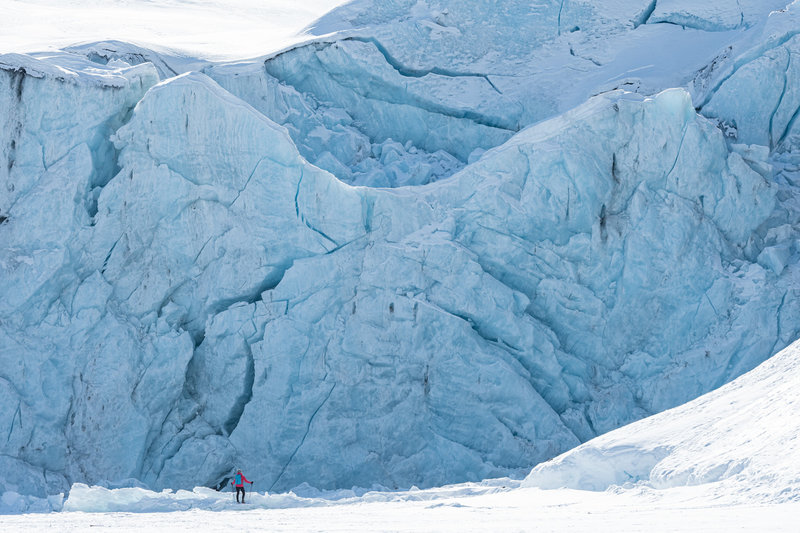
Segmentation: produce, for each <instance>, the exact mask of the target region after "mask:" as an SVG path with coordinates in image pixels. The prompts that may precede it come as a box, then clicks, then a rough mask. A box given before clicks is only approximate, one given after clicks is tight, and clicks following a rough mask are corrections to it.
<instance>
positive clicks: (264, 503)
mask: <svg viewBox="0 0 800 533" xmlns="http://www.w3.org/2000/svg"><path fill="white" fill-rule="evenodd" d="M799 356H800V342H796V343H794V344H793V345H791V346H790V347H788V348H786V349H785V350H783V351H782V352H781V353H779V354H777V355H776V356H774V357H772V358H770V359H769V360H768V361H767V362H765V363H763V364H762V365H760V366H759V367H757V368H756V369H755V370H753V371H751V372H749V373H747V374H745V375H744V376H741V377H740V378H738V379H736V380H734V381H733V382H731V383H729V384H728V385H725V386H723V387H722V388H720V389H718V390H716V391H713V392H711V393H709V394H706V395H704V396H702V397H700V398H698V399H696V400H694V401H692V402H689V403H687V404H685V405H683V406H681V407H678V408H675V409H671V410H668V411H665V412H663V413H660V414H658V415H655V416H652V417H649V418H647V419H645V420H642V421H639V422H636V423H633V424H631V425H629V426H625V427H623V428H620V429H618V430H616V431H612V432H610V433H608V434H606V435H604V436H601V437H598V438H596V439H594V440H592V441H590V442H588V443H586V444H584V445H582V446H580V447H578V448H576V449H574V450H572V451H570V452H567V453H566V454H564V455H562V456H560V457H558V458H556V459H554V460H552V461H548V462H546V463H543V464H541V465H539V466H537V467H536V468H534V469H533V471H532V472H531V473H530V475H529V476H528V477H527V478H526V479H525V480H524V481H523V482H522V483H520V482H519V481H514V480H510V479H496V480H486V481H483V482H481V483H470V484H462V485H451V486H445V487H440V488H436V489H428V490H419V489H416V488H413V489H411V490H408V491H394V492H381V491H369V490H338V491H319V490H316V489H313V488H311V487H309V486H308V485H304V486H301V487H298V488H297V489H295V491H293V492H289V493H284V494H266V493H263V492H258V491H256V492H249V493H248V500H249V504H248V506H247V507H246V509H247V511H248V512H246V513H241V512H236V511H241V509H243V508H242V507H241V506H239V505H238V504H237V503H236V502H235V501H233V499H232V498H231V496H233V494H232V493H229V492H228V493H218V492H216V491H214V490H211V489H205V488H196V489H194V490H193V491H176V492H172V491H168V490H167V491H163V492H161V493H156V492H152V491H149V490H146V489H143V488H135V487H134V488H110V489H109V488H105V487H88V486H86V485H83V484H76V485H75V486H73V487H72V490H71V492H70V495H69V497H68V498H67V499H66V500H65V501H63V502H61V501H60V499H57V498H53V497H51V498H50V501H49V502H44V501H35V499H31V498H28V501H29V502H30V503H31V505H32V507H31V508H30V509H31V510H35V509H37V508H38V509H44V508H46V507H47V506H48V505H51V506H53V508H54V509H55V510H62V511H63V512H62V513H60V514H59V515H58V516H57V517H54V516H52V515H51V517H49V518H48V519H47V521H48V522H49V524H50V525H54V524H55V525H57V527H58V528H59V529H60V530H72V529H76V528H78V529H79V528H83V527H88V525H89V524H92V525H95V526H96V525H99V524H102V525H104V526H109V527H110V526H113V527H115V528H123V529H124V528H136V527H139V528H141V527H149V528H153V527H163V525H164V524H166V523H170V524H172V525H173V526H174V527H184V528H186V529H187V530H189V529H190V528H192V527H196V524H198V523H199V522H200V521H201V520H202V523H203V527H209V526H210V525H211V526H212V527H213V525H216V524H217V523H219V524H223V523H225V522H229V521H231V520H236V521H237V524H238V525H239V526H240V527H258V528H265V527H268V528H271V529H276V530H287V531H290V530H295V529H309V528H312V529H314V528H321V529H325V530H328V531H338V530H359V529H369V530H392V531H395V530H402V531H419V530H430V529H435V530H437V531H440V530H442V531H444V530H447V531H449V530H451V529H452V530H459V531H461V530H464V529H465V528H466V530H470V531H472V530H475V531H484V530H487V529H491V530H493V531H506V530H519V529H520V528H522V529H525V528H529V527H533V526H535V527H536V528H537V529H542V530H560V529H563V528H564V527H565V526H566V525H567V524H569V526H570V527H571V528H577V529H578V530H581V531H583V530H587V531H588V530H597V529H598V528H599V529H600V530H602V531H606V530H608V531H612V530H618V529H619V528H624V529H641V528H646V529H648V530H653V531H661V530H664V531H684V530H685V531H690V530H691V531H694V530H696V529H698V528H701V529H703V530H704V531H729V530H731V528H738V529H744V530H760V529H769V530H770V531H782V530H786V531H791V530H793V529H792V528H794V526H795V525H794V523H793V520H792V519H791V517H792V516H793V515H792V513H796V510H797V505H798V504H800V501H798V500H800V477H799V476H798V474H799V473H800V471H798V468H797V464H798V459H799V458H800V447H798V433H800V432H798V421H797V417H796V416H794V415H795V413H796V411H797V399H796V397H795V395H794V394H793V391H794V390H796V388H797V385H798V383H797V381H798V379H800V372H798V370H800V357H799ZM558 487H562V488H558ZM543 489H544V490H543ZM589 491H592V492H589ZM600 491H603V492H600ZM15 498H17V499H18V500H21V499H22V497H20V496H18V495H16V494H15V493H11V492H9V493H6V494H5V495H4V497H3V500H2V501H3V504H4V505H9V504H12V503H16V504H19V503H20V502H19V501H15ZM37 506H38V507H37ZM164 513H168V514H164ZM232 513H236V514H235V515H234V514H232ZM40 523H42V520H41V518H40V517H37V516H36V515H25V516H21V517H19V518H18V519H17V518H12V517H6V518H0V524H2V525H3V527H4V529H5V530H11V531H16V530H18V529H19V530H22V529H24V528H30V527H32V526H33V525H35V527H39V525H38V524H40Z"/></svg>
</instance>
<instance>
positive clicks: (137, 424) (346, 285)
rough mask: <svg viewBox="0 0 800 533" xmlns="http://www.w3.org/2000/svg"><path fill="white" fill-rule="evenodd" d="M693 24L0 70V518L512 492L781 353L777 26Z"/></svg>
mask: <svg viewBox="0 0 800 533" xmlns="http://www.w3.org/2000/svg"><path fill="white" fill-rule="evenodd" d="M719 3H720V6H721V7H725V9H720V10H715V11H713V13H712V12H711V11H709V10H707V9H703V8H695V7H691V6H689V3H686V2H672V3H670V2H663V3H662V2H659V3H658V5H656V4H650V3H646V5H645V3H643V2H633V1H630V2H628V1H625V2H612V1H610V0H609V1H608V2H603V3H602V4H597V5H590V4H588V3H585V2H575V3H548V4H543V5H542V6H539V7H537V8H536V10H534V11H531V12H530V13H529V12H528V11H527V10H528V9H529V8H530V6H529V5H528V3H527V2H509V3H507V5H506V6H505V9H504V10H499V9H496V6H495V5H494V4H493V3H477V4H476V6H473V7H475V9H476V10H477V11H475V10H470V9H466V8H465V7H464V6H463V5H461V4H460V3H457V2H452V3H442V2H428V3H422V2H416V3H410V2H387V3H380V6H379V7H380V9H374V10H368V12H367V14H366V15H365V14H364V13H363V12H362V11H360V10H363V9H366V8H365V6H368V5H367V4H365V3H364V2H356V3H353V4H350V5H348V6H345V7H343V8H342V10H341V11H339V12H334V13H333V14H332V15H330V16H329V17H327V18H324V19H322V21H320V22H319V23H318V24H317V26H315V27H314V28H316V29H312V30H311V31H318V32H322V31H325V32H327V31H330V30H334V29H335V30H337V31H339V30H340V33H335V34H332V35H323V36H320V37H319V38H318V39H315V40H313V41H312V42H310V43H304V44H300V45H297V46H293V47H290V48H288V49H286V50H284V51H282V52H280V53H273V54H271V55H268V56H263V57H260V58H257V59H253V60H244V61H235V62H225V63H213V62H211V61H210V60H209V59H208V58H186V57H185V56H183V55H181V54H179V53H177V52H174V51H173V52H169V53H166V52H164V51H163V50H154V49H151V48H146V47H143V46H136V45H130V44H127V43H122V42H118V41H104V42H100V43H92V44H84V45H80V46H76V47H70V48H69V49H68V50H64V51H57V52H41V53H36V54H31V55H23V54H5V55H2V56H0V120H2V121H3V123H4V127H3V128H2V130H0V187H2V189H3V190H4V191H6V192H7V194H4V195H2V196H0V242H2V243H3V246H2V247H0V271H2V275H0V296H2V298H0V363H2V364H0V378H1V379H0V388H2V389H3V392H2V394H0V407H2V408H0V428H3V429H4V430H5V431H7V433H6V439H5V442H4V443H2V444H0V463H2V465H3V466H2V468H0V472H3V476H0V492H10V491H17V490H23V489H21V488H20V485H19V483H18V482H17V481H16V480H17V479H18V477H17V476H21V477H22V478H25V479H29V480H31V481H30V482H29V483H28V484H26V485H25V489H24V491H25V492H26V494H23V496H25V497H32V498H43V497H45V496H46V495H47V494H57V493H59V492H65V491H67V490H68V489H69V487H70V486H72V485H73V484H74V483H90V484H96V483H101V482H106V481H108V480H110V481H112V482H114V483H116V482H119V483H120V484H121V485H119V486H124V485H125V484H130V483H133V482H131V481H124V480H131V479H135V480H137V481H136V482H135V483H137V484H138V483H143V484H145V485H146V486H147V487H150V488H153V489H160V488H164V487H170V488H191V487H195V486H198V485H202V486H208V487H214V486H218V485H226V484H227V477H228V476H229V475H230V473H231V471H232V470H233V469H234V468H235V467H236V466H237V465H239V466H242V467H246V470H247V471H248V472H251V473H252V474H253V476H254V477H255V478H256V479H258V480H259V481H260V482H261V483H263V487H264V488H265V489H267V490H270V491H280V490H286V489H290V488H292V487H295V486H297V485H298V484H301V483H303V482H307V483H312V484H313V485H315V486H316V487H319V488H326V489H333V488H341V487H351V486H354V485H355V486H362V487H371V486H373V485H375V484H378V485H381V486H385V487H388V488H402V487H409V486H411V485H414V484H416V485H419V486H433V485H440V484H444V483H449V482H455V481H465V480H478V479H483V478H487V477H497V476H506V475H517V476H522V475H524V473H526V472H527V471H528V470H529V469H530V467H531V466H532V465H534V464H536V463H538V462H541V461H544V460H547V459H549V458H551V457H553V456H556V455H558V454H560V453H562V452H564V451H566V450H568V449H570V448H572V447H574V446H576V445H578V444H579V443H580V442H584V441H587V440H589V439H591V438H593V437H595V436H597V435H599V434H601V433H605V432H607V431H610V430H613V429H615V428H617V427H620V426H622V425H624V424H627V423H630V422H632V421H635V420H638V419H640V418H643V417H645V416H648V415H650V414H653V413H656V412H659V411H662V410H664V409H668V408H671V407H674V406H676V405H679V404H681V403H684V402H685V401H687V400H690V399H692V398H695V397H696V396H698V395H700V394H703V393H705V392H708V391H710V390H712V389H714V388H717V387H719V386H720V385H722V384H724V383H726V382H728V381H730V380H731V379H733V378H735V377H737V376H738V375H740V374H742V373H743V372H746V371H748V370H749V369H751V368H753V367H755V366H756V365H757V364H758V363H760V362H761V361H763V360H765V359H766V358H767V357H769V356H770V355H772V354H773V353H775V352H777V351H778V350H780V349H781V348H782V347H784V346H786V345H787V344H788V343H789V342H791V341H792V340H794V339H795V338H797V336H798V332H800V329H798V324H800V320H798V318H800V303H799V302H800V299H798V298H797V287H798V286H800V285H798V276H800V271H799V270H800V266H798V261H797V259H798V252H800V250H798V242H800V235H799V234H798V230H797V228H798V221H799V220H798V217H799V215H798V214H799V213H800V208H799V206H798V200H797V184H798V179H799V178H800V158H798V153H797V149H798V147H797V137H796V116H795V115H797V112H796V109H794V108H795V107H796V105H797V103H796V102H795V100H796V98H795V97H796V93H797V87H796V85H797V81H798V79H797V77H795V76H793V75H791V72H793V71H792V70H791V68H792V65H793V64H794V63H793V62H794V61H795V58H796V56H797V54H798V52H800V49H798V44H797V41H796V38H795V34H796V32H797V28H798V24H797V12H798V9H800V6H798V4H797V3H796V2H795V3H793V4H791V5H790V6H788V7H786V9H784V10H782V11H780V12H774V13H770V10H771V9H772V8H773V7H775V6H772V4H771V3H767V5H765V4H764V3H759V2H741V5H742V6H744V7H743V8H742V10H741V12H740V17H739V22H738V23H735V16H733V15H731V13H732V12H731V13H729V12H728V11H730V10H729V9H728V7H730V5H729V3H726V1H723V0H719ZM412 4H413V5H412ZM659 5H660V6H661V7H660V8H659ZM648 6H649V7H648ZM670 6H671V7H670ZM687 6H689V7H687ZM556 7H558V9H555V8H556ZM650 7H653V10H652V12H651V11H650V9H649V8H650ZM780 7H784V6H780ZM540 8H541V9H542V10H544V11H543V12H539V11H538V10H539V9H540ZM445 11H446V13H445ZM476 13H478V15H476ZM439 15H441V16H442V17H444V19H442V20H445V19H447V20H451V22H448V23H447V24H445V23H439V24H438V26H440V27H441V28H445V29H444V30H443V29H437V28H434V27H431V25H430V24H429V23H431V24H432V23H433V22H435V21H436V17H437V16H439ZM479 15H482V16H483V18H484V19H485V20H486V28H487V32H488V35H489V38H487V39H486V40H484V41H482V40H480V39H477V38H476V33H475V31H476V27H477V26H476V24H478V21H479V19H480V17H479ZM523 15H524V16H523ZM717 15H719V17H722V18H719V17H718V16H717ZM652 17H656V18H655V19H653V18H652ZM431 21H433V22H431ZM698 21H704V22H702V23H701V22H698ZM440 22H441V21H440ZM681 25H683V26H685V27H686V29H682V28H681ZM575 27H577V28H578V29H576V30H575V31H566V32H565V31H564V28H567V29H570V30H571V29H573V28H575ZM447 28H450V29H447ZM442 32H444V33H442ZM509 36H510V37H509ZM679 37H680V38H679ZM409 43H414V44H413V45H412V44H409ZM454 43H461V44H463V46H459V47H455V46H454ZM481 43H485V47H484V45H482V44H481ZM642 43H649V46H653V47H656V48H658V49H659V52H658V53H655V54H654V55H652V60H653V61H654V63H646V64H645V63H644V61H645V59H647V60H648V61H649V60H650V59H651V55H649V54H647V53H645V52H643V51H642V49H641V46H642ZM674 43H679V45H678V46H676V47H675V48H669V47H666V46H665V45H666V44H674ZM686 47H689V48H693V49H694V51H693V53H692V54H691V55H689V59H687V60H685V61H684V60H682V59H681V58H682V57H684V55H683V54H684V52H685V51H686ZM419 50H423V51H425V52H426V53H425V54H424V56H418V55H415V54H417V53H418V51H419ZM453 50H459V53H457V54H456V53H454V52H453ZM581 50H584V51H585V50H592V51H594V52H599V51H603V52H604V53H605V54H606V55H603V56H602V57H600V56H598V57H600V59H598V60H596V61H591V60H589V61H588V63H587V60H586V59H585V57H584V56H583V54H582V53H581ZM667 50H672V53H668V52H667ZM579 64H583V67H580V68H578V67H577V65H579ZM554 65H560V66H558V67H557V68H555V67H554ZM634 65H635V66H634ZM782 65H786V67H785V69H783V70H782V69H781V68H778V67H780V66H782ZM676 66H679V68H672V67H676ZM651 67H652V68H651ZM551 68H555V70H552V71H551V70H550V69H551ZM573 68H576V69H577V70H576V71H575V72H577V74H576V75H575V77H570V78H569V81H568V82H567V81H565V79H566V78H564V74H565V72H566V71H567V70H572V69H573ZM636 69H641V70H636ZM184 70H186V71H188V72H183V71H184ZM197 70H202V72H198V71H197ZM546 72H549V74H547V75H543V74H544V73H546ZM178 73H181V74H180V75H175V74H178ZM673 85H676V86H683V87H684V88H673V89H668V87H670V86H673ZM618 86H624V87H627V88H629V89H635V90H636V91H638V92H626V91H624V90H622V89H619V88H618ZM776 87H778V88H780V89H781V90H780V92H779V91H777V90H775V88H776ZM560 88H563V90H561V89H560ZM661 89H666V90H663V91H662V90H661ZM595 93H600V94H595ZM743 95H748V96H754V97H748V98H744V97H743ZM740 102H741V103H740ZM578 104H579V105H578ZM698 108H699V110H700V111H701V114H698V113H697V110H698ZM706 113H707V115H704V114H706ZM766 115H769V116H770V117H771V118H770V120H769V121H766V120H760V118H761V117H764V116H766ZM709 117H710V118H709ZM757 119H758V120H757ZM337 178H341V179H337ZM347 182H349V183H347ZM352 184H356V185H360V186H353V185H352ZM364 185H382V186H392V187H394V188H380V187H368V186H364ZM0 442H2V440H0ZM11 472H13V473H14V474H13V475H12V474H11Z"/></svg>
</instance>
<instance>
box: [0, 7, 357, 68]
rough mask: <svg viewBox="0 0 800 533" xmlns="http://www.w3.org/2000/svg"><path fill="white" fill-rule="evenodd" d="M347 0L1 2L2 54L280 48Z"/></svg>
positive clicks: (209, 55) (203, 53)
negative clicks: (102, 47)
mask: <svg viewBox="0 0 800 533" xmlns="http://www.w3.org/2000/svg"><path fill="white" fill-rule="evenodd" d="M345 1H346V0H303V1H302V2H296V1H293V0H269V1H263V0H213V1H197V0H163V1H158V2H153V1H149V0H0V14H2V15H0V51H2V52H32V51H42V50H57V49H59V48H61V47H64V46H69V45H72V44H75V43H78V42H82V41H99V40H105V39H117V40H125V41H129V42H133V43H137V44H140V45H142V44H150V45H157V48H160V49H163V48H168V49H178V50H181V51H182V52H185V53H190V54H192V55H194V56H196V57H204V58H206V59H233V58H242V57H252V56H256V55H261V54H264V53H266V52H269V51H272V50H275V49H278V48H282V47H283V46H286V45H287V44H288V43H291V42H292V41H296V40H297V38H298V37H297V34H298V33H300V32H301V31H302V30H303V28H304V27H305V26H307V25H308V24H310V23H311V22H313V21H314V20H315V19H317V18H318V17H319V16H320V15H322V14H324V13H326V12H327V11H330V10H331V9H333V8H334V7H336V6H338V5H340V4H343V3H345Z"/></svg>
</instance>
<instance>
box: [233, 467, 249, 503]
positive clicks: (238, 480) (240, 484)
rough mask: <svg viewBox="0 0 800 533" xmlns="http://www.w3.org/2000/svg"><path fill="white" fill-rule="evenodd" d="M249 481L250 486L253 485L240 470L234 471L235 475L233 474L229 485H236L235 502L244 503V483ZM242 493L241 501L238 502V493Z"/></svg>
mask: <svg viewBox="0 0 800 533" xmlns="http://www.w3.org/2000/svg"><path fill="white" fill-rule="evenodd" d="M245 483H250V486H251V487H252V486H253V482H252V481H248V480H247V478H246V477H244V474H242V471H241V470H237V471H236V476H234V478H233V481H231V485H234V486H235V487H236V503H244V484H245ZM240 492H241V493H242V501H241V502H239V493H240Z"/></svg>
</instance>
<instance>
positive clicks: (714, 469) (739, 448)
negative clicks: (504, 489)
mask: <svg viewBox="0 0 800 533" xmlns="http://www.w3.org/2000/svg"><path fill="white" fill-rule="evenodd" d="M799 381H800V344H799V343H794V344H792V345H791V346H790V347H788V348H786V349H785V350H783V351H782V352H780V353H779V354H777V355H775V356H774V357H772V358H770V359H769V360H768V361H767V362H765V363H763V364H762V365H760V366H759V367H758V368H756V369H755V370H753V371H751V372H749V373H747V374H745V375H744V376H742V377H740V378H738V379H736V380H735V381H733V382H731V383H728V384H727V385H725V386H723V387H721V388H719V389H717V390H715V391H714V392H711V393H709V394H706V395H704V396H702V397H700V398H698V399H696V400H694V401H692V402H689V403H687V404H685V405H682V406H680V407H676V408H675V409H670V410H668V411H665V412H663V413H659V414H657V415H655V416H652V417H649V418H646V419H644V420H641V421H639V422H635V423H633V424H630V425H629V426H625V427H623V428H620V429H618V430H616V431H612V432H610V433H607V434H605V435H603V436H601V437H598V438H596V439H593V440H591V441H589V442H587V443H585V444H583V445H581V446H579V447H578V448H575V449H574V450H570V451H569V452H567V453H565V454H564V455H561V456H559V457H557V458H555V459H553V460H552V461H548V462H546V463H543V464H540V465H539V466H537V467H536V468H534V469H533V471H532V472H531V473H530V475H529V476H528V477H527V478H526V479H525V481H524V483H523V486H528V487H541V488H557V487H566V488H574V489H580V490H597V491H602V490H606V489H608V488H609V487H611V486H613V485H626V484H630V483H635V484H638V486H640V487H641V486H646V487H652V488H654V489H659V490H660V489H668V488H671V487H678V486H684V485H689V486H692V485H710V486H711V488H713V493H714V494H715V496H716V497H717V498H720V499H723V500H724V501H726V502H731V501H737V502H745V501H748V502H753V501H761V502H770V503H783V502H797V501H798V500H800V469H798V466H797V465H798V464H800V428H798V420H797V416H796V414H797V410H798V399H797V395H796V394H794V391H796V390H797V387H798V382H799Z"/></svg>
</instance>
